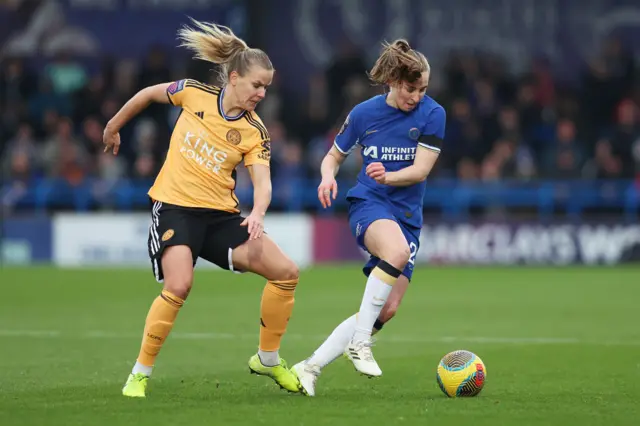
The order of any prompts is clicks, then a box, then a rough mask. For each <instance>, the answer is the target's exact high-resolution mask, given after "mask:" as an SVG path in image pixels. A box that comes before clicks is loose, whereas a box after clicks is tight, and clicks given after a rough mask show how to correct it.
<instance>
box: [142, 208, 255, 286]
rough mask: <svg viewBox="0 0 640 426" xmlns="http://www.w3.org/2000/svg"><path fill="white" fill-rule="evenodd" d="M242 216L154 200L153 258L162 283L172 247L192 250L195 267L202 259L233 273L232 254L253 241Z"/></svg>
mask: <svg viewBox="0 0 640 426" xmlns="http://www.w3.org/2000/svg"><path fill="white" fill-rule="evenodd" d="M243 220H244V218H243V217H242V216H240V214H239V213H230V212H225V211H221V210H212V209H204V208H195V207H180V206H174V205H172V204H167V203H162V202H160V201H154V202H153V204H152V208H151V225H150V226H149V257H150V258H151V266H152V268H153V273H154V275H155V277H156V280H157V281H158V282H162V281H163V280H164V274H163V273H162V261H161V260H162V252H163V251H164V249H165V248H167V247H170V246H178V245H185V246H189V248H190V249H191V254H192V257H193V265H194V266H195V264H196V261H197V260H198V258H199V257H201V258H203V259H205V260H208V261H209V262H211V263H214V264H216V265H218V266H219V267H221V268H224V269H228V270H231V271H233V270H234V269H233V262H232V260H231V252H232V251H233V249H235V248H236V247H238V246H239V245H241V244H243V243H244V242H245V241H247V240H248V239H249V232H248V231H247V227H246V226H240V224H241V223H242V221H243Z"/></svg>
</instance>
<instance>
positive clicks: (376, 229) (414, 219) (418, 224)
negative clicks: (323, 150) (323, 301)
mask: <svg viewBox="0 0 640 426" xmlns="http://www.w3.org/2000/svg"><path fill="white" fill-rule="evenodd" d="M429 74H430V67H429V63H428V61H427V59H426V58H425V56H424V55H423V54H422V53H420V52H418V51H416V50H414V49H411V47H410V46H409V43H407V42H406V41H405V40H397V41H395V42H393V43H392V44H385V45H384V49H383V51H382V53H381V55H380V57H379V58H378V60H377V61H376V63H375V65H374V66H373V68H372V69H371V71H370V73H369V77H370V79H371V80H372V82H373V83H374V84H378V85H383V86H387V87H388V88H389V90H388V92H387V93H385V94H384V95H379V96H375V97H373V98H371V99H369V100H367V101H365V102H363V103H361V104H359V105H357V106H356V107H354V108H353V110H352V111H351V112H350V114H349V116H348V117H347V119H346V120H345V122H344V125H343V126H342V129H340V132H339V134H338V136H336V139H335V142H334V145H333V147H332V148H331V150H330V151H329V153H328V154H327V155H326V157H325V158H324V160H323V162H322V166H321V172H322V182H321V183H320V186H319V187H318V198H319V199H320V202H321V203H322V205H323V207H325V208H326V207H328V206H331V200H335V199H336V196H337V193H338V185H337V183H336V180H335V176H336V174H337V172H338V169H339V167H340V164H341V163H342V162H343V161H344V159H345V158H346V157H347V155H349V153H350V152H351V151H352V150H354V149H355V148H356V147H360V148H361V149H362V156H363V160H364V163H363V167H362V170H361V171H360V173H359V175H358V181H357V184H356V185H355V186H354V187H353V188H351V189H350V190H349V192H348V193H347V200H348V202H349V224H350V226H351V231H352V232H353V235H354V236H355V238H356V240H357V242H358V244H359V245H360V246H361V247H362V248H364V249H366V250H367V251H368V252H369V253H370V255H371V258H370V260H369V261H368V262H367V264H366V265H365V267H364V269H363V271H364V273H365V275H366V276H367V277H368V279H367V284H366V287H365V291H364V296H363V298H362V303H361V305H360V310H359V312H358V314H356V315H353V316H351V317H349V318H347V319H346V320H345V321H343V322H342V323H341V324H340V325H339V326H338V327H337V328H336V329H335V330H334V331H333V333H332V334H331V335H330V336H329V337H328V338H327V340H326V341H325V342H324V343H323V344H322V345H321V346H320V347H319V348H318V349H317V350H316V351H315V352H314V354H313V355H312V356H311V357H310V358H308V359H307V360H305V361H302V362H300V363H298V364H296V365H295V366H293V367H292V370H293V372H294V373H295V374H296V375H297V376H298V378H299V379H300V383H301V385H302V386H303V388H304V391H305V393H306V394H308V395H310V396H313V395H315V384H316V380H317V378H318V376H319V375H320V372H321V369H322V368H323V367H325V366H326V365H328V364H329V363H331V362H332V361H333V360H335V359H336V358H337V357H339V356H340V354H342V353H343V352H344V353H345V354H346V355H347V356H348V357H349V359H351V361H352V362H353V364H354V366H355V368H356V370H358V371H359V372H361V373H362V374H365V375H367V376H370V377H376V376H380V375H381V374H382V371H381V370H380V368H379V367H378V364H377V362H376V360H375V359H374V357H373V354H372V351H371V343H372V341H371V335H372V334H373V333H374V332H376V331H379V330H380V329H381V328H382V325H383V324H384V323H385V322H387V321H388V320H389V319H391V318H392V317H393V315H394V314H395V311H396V310H397V308H398V306H399V305H400V302H401V301H402V298H403V296H404V294H405V292H406V290H407V287H408V285H409V281H410V280H411V275H412V273H413V266H414V261H415V256H416V253H417V252H418V249H419V247H420V240H419V237H420V230H421V228H422V203H423V198H424V191H425V187H426V178H427V176H428V175H429V172H430V171H431V169H432V168H433V166H434V164H435V162H436V160H437V158H438V155H439V154H440V149H441V146H442V140H443V138H444V128H445V121H446V116H445V111H444V109H443V108H442V106H440V105H439V104H438V103H437V102H436V101H434V100H433V99H432V98H430V97H429V96H427V95H426V94H425V92H426V90H427V86H428V82H429Z"/></svg>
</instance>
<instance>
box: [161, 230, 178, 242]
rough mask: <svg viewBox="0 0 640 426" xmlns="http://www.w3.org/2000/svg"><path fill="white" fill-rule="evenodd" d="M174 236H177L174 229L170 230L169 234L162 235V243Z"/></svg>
mask: <svg viewBox="0 0 640 426" xmlns="http://www.w3.org/2000/svg"><path fill="white" fill-rule="evenodd" d="M173 234H175V232H173V229H169V230H168V231H167V232H165V233H164V234H162V241H167V240H170V239H171V237H173Z"/></svg>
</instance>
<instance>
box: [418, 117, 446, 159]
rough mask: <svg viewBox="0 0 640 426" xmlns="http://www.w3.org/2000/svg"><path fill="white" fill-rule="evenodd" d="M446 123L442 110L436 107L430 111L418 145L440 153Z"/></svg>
mask: <svg viewBox="0 0 640 426" xmlns="http://www.w3.org/2000/svg"><path fill="white" fill-rule="evenodd" d="M446 122H447V114H446V113H445V111H444V108H442V107H441V106H438V107H437V108H435V109H433V110H431V112H430V113H429V115H428V117H427V123H426V124H425V126H424V128H423V130H422V134H421V135H420V137H419V138H418V145H420V146H422V147H424V148H427V149H430V150H431V151H434V152H437V153H440V150H441V149H442V141H443V139H444V129H445V125H446Z"/></svg>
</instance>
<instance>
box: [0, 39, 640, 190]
mask: <svg viewBox="0 0 640 426" xmlns="http://www.w3.org/2000/svg"><path fill="white" fill-rule="evenodd" d="M426 53H428V52H426ZM371 65H372V64H371V63H368V61H367V60H365V58H364V56H362V54H361V50H358V49H357V48H355V47H353V46H348V45H345V46H343V49H342V51H340V52H338V53H337V55H336V57H335V59H334V61H333V63H332V64H331V65H330V66H329V67H328V68H327V69H325V70H319V71H318V72H317V73H316V74H314V75H312V76H310V78H309V86H308V90H307V92H306V93H304V94H302V93H292V92H290V91H288V88H287V86H286V82H283V81H280V80H278V78H277V73H276V80H275V82H274V85H273V86H272V87H271V88H270V89H269V91H268V94H267V98H266V99H265V100H264V101H263V103H262V104H261V105H260V106H259V110H258V111H259V114H260V115H261V117H262V119H263V121H264V122H265V124H266V125H267V127H268V129H269V132H270V135H271V139H272V147H273V157H272V158H273V167H272V173H273V176H274V179H276V180H278V179H280V180H283V181H288V182H291V181H292V178H297V177H303V178H310V179H313V180H315V179H317V177H318V171H319V164H320V161H321V159H322V157H323V155H324V154H325V153H326V151H327V150H328V149H329V148H330V146H331V144H332V141H333V138H334V136H335V134H336V132H337V130H338V129H339V128H340V126H341V125H342V122H343V120H344V119H345V117H346V114H347V113H348V111H349V110H350V108H351V107H352V106H353V105H355V104H357V103H358V102H361V101H363V100H365V99H366V98H368V97H370V96H371V95H373V94H376V93H380V92H381V90H382V89H381V88H378V87H372V86H371V85H370V84H369V82H368V80H367V77H366V71H367V69H369V68H370V67H371ZM275 66H276V69H277V68H278V66H279V64H275ZM280 66H285V65H284V64H282V65H280ZM432 69H433V75H432V78H431V83H430V88H429V90H428V92H427V93H428V94H429V95H431V96H432V97H434V98H435V99H436V100H437V101H438V102H440V103H441V104H443V105H444V106H445V109H446V110H447V129H446V139H445V144H444V149H443V151H442V155H441V158H440V160H439V162H438V165H437V170H435V171H434V175H435V176H439V177H445V178H458V179H463V180H494V179H518V180H523V179H524V180H529V179H621V178H623V179H631V178H634V177H636V176H640V107H639V106H640V78H638V69H637V68H636V67H635V64H634V60H633V56H632V55H631V54H629V53H628V52H627V50H626V49H625V46H623V45H621V43H619V42H618V41H617V40H616V39H614V38H612V39H609V40H607V41H606V42H604V43H603V49H602V51H601V52H598V53H597V54H596V55H595V56H594V57H593V58H592V61H591V62H590V63H588V64H585V67H584V72H583V75H580V76H576V79H575V81H574V82H572V83H571V84H567V83H565V82H563V83H562V84H561V83H559V82H558V81H556V79H555V78H554V75H553V72H552V69H551V68H550V66H549V65H548V63H547V62H546V61H545V60H544V58H532V60H531V66H530V69H529V70H528V71H527V72H526V73H523V74H520V75H514V74H513V73H512V72H511V70H510V68H509V63H508V62H505V61H504V60H502V59H501V58H500V57H495V56H492V55H489V54H486V53H478V52H452V53H451V55H450V57H449V58H448V60H447V61H446V62H444V63H433V64H432ZM214 75H215V74H214V73H212V72H211V65H210V64H206V63H201V62H197V61H193V60H182V59H180V60H177V59H176V58H173V57H172V54H171V53H170V52H169V51H166V50H163V49H162V48H152V49H151V50H150V51H149V53H148V56H147V57H146V58H144V59H143V60H141V61H140V62H135V61H131V60H116V59H113V58H103V59H102V60H101V63H100V64H98V66H96V64H95V63H93V64H92V65H91V66H90V65H88V64H87V63H86V62H85V61H84V60H82V59H78V58H73V57H70V56H68V55H65V54H58V55H56V56H55V58H52V59H51V60H49V61H47V63H46V64H44V65H43V64H42V63H41V62H38V63H34V62H33V61H31V60H28V59H24V58H19V57H11V58H4V59H2V62H1V67H0V120H1V121H0V141H1V145H0V159H1V160H0V161H1V164H2V178H3V180H4V182H5V183H8V182H23V183H26V182H29V181H30V180H32V179H37V178H41V177H58V178H62V179H64V180H66V181H68V182H69V183H71V184H78V183H81V182H83V181H84V180H85V179H86V178H97V179H98V180H99V181H102V182H117V181H118V180H119V179H121V178H135V179H152V178H153V177H154V176H155V174H156V173H157V172H158V170H159V167H160V166H161V165H162V161H163V158H164V155H165V153H166V150H167V147H168V139H169V136H170V132H171V129H172V124H173V123H174V122H175V119H176V117H177V114H178V111H177V110H176V108H174V107H170V106H165V105H152V106H150V107H149V108H148V109H147V110H146V111H145V112H144V113H143V114H142V115H141V116H140V117H138V118H137V119H136V120H135V121H134V122H132V123H131V124H130V125H128V126H127V127H126V128H125V129H123V131H122V132H121V135H122V141H123V146H122V149H121V154H120V155H119V156H118V157H114V156H111V155H104V154H103V153H102V132H103V128H104V125H105V123H106V122H107V121H108V120H109V119H110V118H111V117H112V116H113V115H114V113H115V112H116V111H117V110H118V109H119V108H120V106H122V104H123V103H124V102H126V101H127V99H129V98H130V97H131V96H132V95H133V94H134V93H135V92H136V91H137V90H139V89H141V88H143V87H145V86H149V85H153V84H156V83H160V82H166V81H171V80H175V79H181V78H187V77H188V78H195V79H199V80H202V81H206V82H210V83H215V81H214V80H212V78H213V76H214ZM360 161H361V159H360V158H359V155H353V156H352V157H351V158H350V159H349V160H348V161H347V163H346V165H345V166H344V167H343V169H342V173H345V174H344V175H343V176H354V175H355V174H356V173H357V171H358V170H359V165H360ZM240 169H241V170H239V172H240V174H241V177H240V180H239V181H240V184H241V185H245V184H247V183H248V180H247V179H245V177H246V176H245V177H242V175H243V171H242V169H243V168H240Z"/></svg>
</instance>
